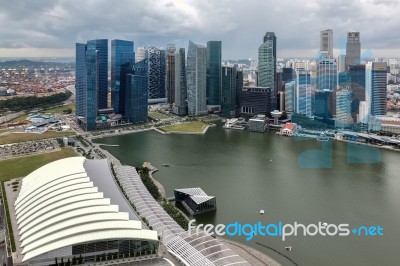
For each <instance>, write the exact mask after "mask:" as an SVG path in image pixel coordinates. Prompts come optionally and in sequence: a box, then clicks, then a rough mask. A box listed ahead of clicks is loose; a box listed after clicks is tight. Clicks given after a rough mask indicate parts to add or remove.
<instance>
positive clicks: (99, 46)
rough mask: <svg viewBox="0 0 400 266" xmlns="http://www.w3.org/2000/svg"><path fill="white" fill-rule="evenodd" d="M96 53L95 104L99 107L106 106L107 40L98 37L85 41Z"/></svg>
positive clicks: (103, 107)
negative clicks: (96, 90) (96, 89)
mask: <svg viewBox="0 0 400 266" xmlns="http://www.w3.org/2000/svg"><path fill="white" fill-rule="evenodd" d="M87 45H88V47H89V46H90V47H92V48H93V49H95V50H96V53H97V63H96V67H97V70H96V71H97V86H98V92H97V105H98V108H99V109H105V108H107V107H108V103H107V98H108V40H107V39H98V40H91V41H88V42H87Z"/></svg>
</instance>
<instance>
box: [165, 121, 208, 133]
mask: <svg viewBox="0 0 400 266" xmlns="http://www.w3.org/2000/svg"><path fill="white" fill-rule="evenodd" d="M207 126H208V124H207V123H204V122H202V121H194V122H189V123H184V124H176V125H171V126H166V127H161V128H159V129H160V130H162V131H164V132H167V133H169V132H171V133H173V132H182V133H202V132H203V130H204V129H205V128H206V127H207Z"/></svg>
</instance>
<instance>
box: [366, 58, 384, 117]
mask: <svg viewBox="0 0 400 266" xmlns="http://www.w3.org/2000/svg"><path fill="white" fill-rule="evenodd" d="M386 83H387V63H386V62H369V63H368V64H367V65H366V66H365V87H366V96H365V98H366V102H367V108H368V109H369V110H368V114H369V115H372V116H376V115H386Z"/></svg>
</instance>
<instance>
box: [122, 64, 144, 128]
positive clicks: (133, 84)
mask: <svg viewBox="0 0 400 266" xmlns="http://www.w3.org/2000/svg"><path fill="white" fill-rule="evenodd" d="M147 68H148V62H147V59H143V60H142V61H140V62H137V63H136V64H134V66H133V67H132V69H131V71H130V73H128V74H127V75H126V85H127V86H126V99H125V117H126V120H127V122H129V123H142V122H146V121H147V116H148V84H147V83H148V77H147V73H148V71H147Z"/></svg>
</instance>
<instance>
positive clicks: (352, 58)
mask: <svg viewBox="0 0 400 266" xmlns="http://www.w3.org/2000/svg"><path fill="white" fill-rule="evenodd" d="M360 58H361V43H360V33H359V32H348V33H347V43H346V71H347V70H348V69H349V68H350V66H351V65H358V64H360Z"/></svg>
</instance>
